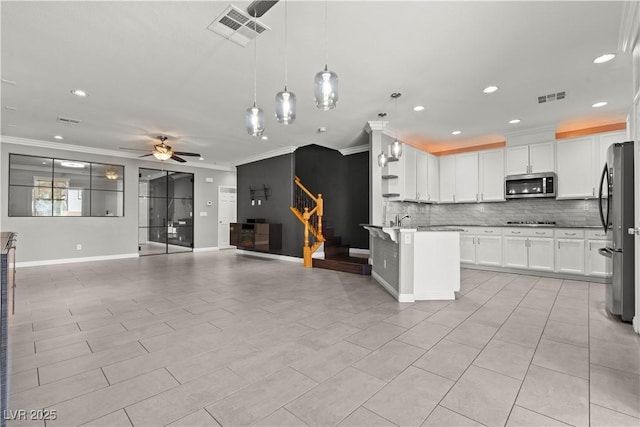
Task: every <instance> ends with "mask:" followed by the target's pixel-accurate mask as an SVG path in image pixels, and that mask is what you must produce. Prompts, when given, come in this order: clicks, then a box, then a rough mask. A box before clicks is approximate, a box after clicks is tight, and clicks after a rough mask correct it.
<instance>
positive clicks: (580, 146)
mask: <svg viewBox="0 0 640 427" xmlns="http://www.w3.org/2000/svg"><path fill="white" fill-rule="evenodd" d="M556 153H557V163H558V172H557V175H558V191H557V196H556V197H557V198H558V199H584V198H588V197H595V195H596V175H595V173H594V166H593V165H594V162H593V154H594V137H593V136H588V137H584V138H572V139H566V140H561V141H558V142H557V144H556Z"/></svg>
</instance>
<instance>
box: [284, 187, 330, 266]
mask: <svg viewBox="0 0 640 427" xmlns="http://www.w3.org/2000/svg"><path fill="white" fill-rule="evenodd" d="M294 184H295V185H296V186H295V189H294V190H295V191H294V196H293V206H291V207H290V208H289V209H290V210H291V212H293V214H294V215H295V216H296V218H298V219H299V220H300V222H302V223H303V224H304V248H303V255H304V266H305V267H311V266H312V260H311V259H312V255H313V253H314V252H315V251H316V250H317V249H318V248H319V247H320V246H321V245H322V242H324V240H325V239H324V236H323V235H322V216H323V215H324V201H323V199H322V194H318V195H317V196H314V195H313V194H312V193H311V192H310V191H309V190H307V188H306V187H305V186H304V185H302V183H301V182H300V178H298V177H297V176H296V177H295V179H294ZM312 238H313V242H311V240H312Z"/></svg>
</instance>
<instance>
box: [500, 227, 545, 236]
mask: <svg viewBox="0 0 640 427" xmlns="http://www.w3.org/2000/svg"><path fill="white" fill-rule="evenodd" d="M504 235H505V236H513V237H553V229H551V228H536V227H521V228H511V227H507V228H505V229H504Z"/></svg>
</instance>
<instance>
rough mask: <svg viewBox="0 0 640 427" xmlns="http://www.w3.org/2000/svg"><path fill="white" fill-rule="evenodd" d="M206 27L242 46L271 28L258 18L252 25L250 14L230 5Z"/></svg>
mask: <svg viewBox="0 0 640 427" xmlns="http://www.w3.org/2000/svg"><path fill="white" fill-rule="evenodd" d="M207 29H208V30H209V31H213V32H214V33H216V34H219V35H221V36H222V37H224V38H225V39H228V40H231V41H232V42H234V43H236V44H239V45H240V46H243V47H244V46H247V45H248V44H249V42H251V40H253V39H255V38H256V37H258V36H259V35H260V34H262V33H264V32H265V31H267V30H270V29H271V28H269V27H267V26H266V25H264V24H263V23H262V22H260V21H258V20H256V22H255V26H254V21H253V18H252V17H251V16H249V15H248V14H247V13H246V12H244V11H243V10H242V9H239V8H237V7H235V6H233V5H230V6H229V7H228V8H226V9H225V10H224V12H222V14H220V15H219V16H218V17H217V18H216V19H214V20H213V22H212V23H211V24H209V26H208V27H207Z"/></svg>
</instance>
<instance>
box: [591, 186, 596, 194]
mask: <svg viewBox="0 0 640 427" xmlns="http://www.w3.org/2000/svg"><path fill="white" fill-rule="evenodd" d="M591 195H592V196H595V195H596V187H591Z"/></svg>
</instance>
